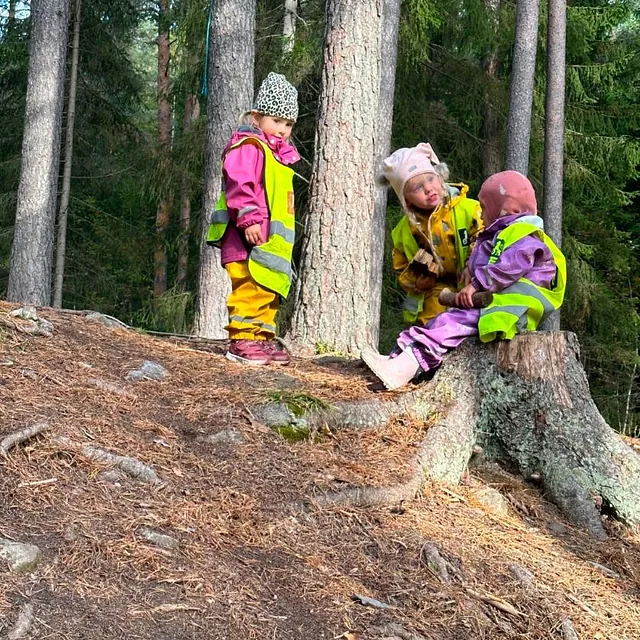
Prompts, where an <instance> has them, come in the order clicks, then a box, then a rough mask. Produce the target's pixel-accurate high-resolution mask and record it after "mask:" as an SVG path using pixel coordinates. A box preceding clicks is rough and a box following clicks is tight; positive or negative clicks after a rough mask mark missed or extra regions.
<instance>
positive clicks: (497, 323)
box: [478, 222, 567, 342]
mask: <svg viewBox="0 0 640 640" xmlns="http://www.w3.org/2000/svg"><path fill="white" fill-rule="evenodd" d="M528 235H536V236H537V237H538V238H540V240H542V241H543V242H544V243H545V244H546V245H547V247H548V248H549V250H550V251H551V253H552V255H553V258H554V260H555V263H556V277H555V279H554V282H553V283H552V288H551V289H545V288H544V287H540V286H538V285H536V284H534V283H533V282H531V280H527V278H520V280H518V281H517V282H516V283H515V284H512V285H511V286H510V287H507V288H506V289H503V290H502V291H500V292H499V293H495V294H494V295H493V302H492V303H491V304H490V305H489V306H488V307H486V308H485V309H482V310H481V312H480V319H479V321H478V331H479V333H480V340H482V342H491V340H495V339H496V338H502V339H504V340H511V339H512V338H513V337H514V336H515V335H516V333H518V332H520V331H535V330H536V329H537V328H538V326H539V324H540V323H541V322H542V321H543V320H544V319H545V318H547V317H548V316H549V315H551V314H552V313H553V312H554V311H556V310H557V309H559V308H560V306H561V305H562V301H563V300H564V293H565V288H566V283H567V267H566V261H565V258H564V255H563V254H562V252H561V251H560V249H558V247H557V246H556V245H555V243H554V242H553V240H551V238H550V237H549V236H547V234H546V233H544V231H542V230H541V229H540V228H538V227H536V226H535V225H532V224H528V223H526V222H516V223H515V224H512V225H509V226H508V227H506V228H505V229H503V231H502V232H500V233H499V234H498V237H497V238H496V242H495V245H494V249H493V252H492V253H491V257H490V258H489V263H490V264H491V263H494V264H495V263H496V262H497V261H498V260H499V259H500V255H501V253H502V252H503V251H504V250H505V249H506V248H507V247H509V246H510V245H512V244H514V243H515V242H517V241H518V240H520V239H522V238H524V237H525V236H528Z"/></svg>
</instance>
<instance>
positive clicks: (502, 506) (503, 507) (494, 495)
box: [471, 487, 509, 516]
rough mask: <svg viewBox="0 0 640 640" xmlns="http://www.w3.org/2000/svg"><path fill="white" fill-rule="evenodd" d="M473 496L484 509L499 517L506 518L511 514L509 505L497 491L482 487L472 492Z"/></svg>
mask: <svg viewBox="0 0 640 640" xmlns="http://www.w3.org/2000/svg"><path fill="white" fill-rule="evenodd" d="M471 495H472V496H473V498H474V499H475V500H477V501H478V502H479V503H480V504H481V505H482V506H483V507H485V508H486V509H488V510H489V511H490V512H491V513H493V514H495V515H497V516H506V515H507V514H508V513H509V503H508V502H507V500H506V498H505V497H504V496H503V495H502V494H501V493H500V492H499V491H497V490H496V489H492V488H491V487H482V488H481V489H476V490H475V491H472V492H471Z"/></svg>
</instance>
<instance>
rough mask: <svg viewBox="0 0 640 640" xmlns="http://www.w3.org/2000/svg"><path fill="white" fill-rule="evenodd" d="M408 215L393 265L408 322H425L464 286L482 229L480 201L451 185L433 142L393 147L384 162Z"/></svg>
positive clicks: (396, 234) (398, 233) (399, 229)
mask: <svg viewBox="0 0 640 640" xmlns="http://www.w3.org/2000/svg"><path fill="white" fill-rule="evenodd" d="M383 168H384V175H385V177H386V178H387V180H388V181H389V183H390V184H391V186H392V187H393V189H394V191H395V192H396V195H397V196H398V200H399V201H400V204H401V206H402V209H403V211H404V213H405V215H404V216H403V217H402V219H401V220H400V222H399V223H398V224H397V225H396V227H395V229H394V230H393V232H392V238H393V268H394V269H395V271H396V273H397V274H398V281H399V283H400V286H401V287H402V288H403V289H404V290H405V291H406V293H407V297H406V299H405V302H404V304H403V317H404V320H405V323H406V324H409V325H410V324H425V323H427V322H428V321H429V320H431V318H435V317H436V316H437V315H438V314H440V313H442V312H443V311H445V310H446V307H443V306H442V305H441V304H440V303H439V302H438V296H439V295H440V292H441V291H442V290H443V289H444V288H449V289H454V290H457V289H459V288H460V285H462V284H465V282H464V280H465V267H466V264H467V258H468V255H469V253H470V249H471V245H472V244H473V242H474V240H475V237H476V236H477V234H478V232H479V231H480V230H481V229H482V218H481V215H480V205H479V203H478V202H477V201H476V200H472V199H471V198H467V192H468V190H469V187H468V186H467V185H465V184H451V185H450V184H447V183H446V180H447V178H448V177H449V169H448V167H447V165H446V164H445V163H444V162H440V161H439V159H438V156H437V155H436V154H435V152H434V151H433V149H432V148H431V145H430V144H429V143H425V142H421V143H420V144H418V145H417V146H416V147H412V148H409V149H407V148H402V149H398V150H397V151H394V153H392V154H391V155H390V156H389V157H388V158H387V159H386V160H385V161H384V164H383Z"/></svg>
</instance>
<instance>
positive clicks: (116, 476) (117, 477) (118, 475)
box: [96, 469, 127, 484]
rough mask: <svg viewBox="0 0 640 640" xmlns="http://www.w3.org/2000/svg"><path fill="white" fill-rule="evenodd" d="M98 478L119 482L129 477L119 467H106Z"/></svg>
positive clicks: (114, 482)
mask: <svg viewBox="0 0 640 640" xmlns="http://www.w3.org/2000/svg"><path fill="white" fill-rule="evenodd" d="M96 479H97V480H101V481H102V482H108V483H109V484H117V483H119V482H122V481H123V480H126V479H127V474H126V473H124V472H123V471H120V470H119V469H106V470H105V471H101V472H100V473H99V474H98V475H97V476H96Z"/></svg>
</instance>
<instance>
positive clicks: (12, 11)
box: [8, 0, 16, 24]
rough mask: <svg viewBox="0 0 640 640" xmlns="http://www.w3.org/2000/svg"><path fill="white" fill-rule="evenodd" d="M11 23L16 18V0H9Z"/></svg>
mask: <svg viewBox="0 0 640 640" xmlns="http://www.w3.org/2000/svg"><path fill="white" fill-rule="evenodd" d="M8 19H9V24H12V23H13V22H14V21H15V19H16V0H9V15H8Z"/></svg>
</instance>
